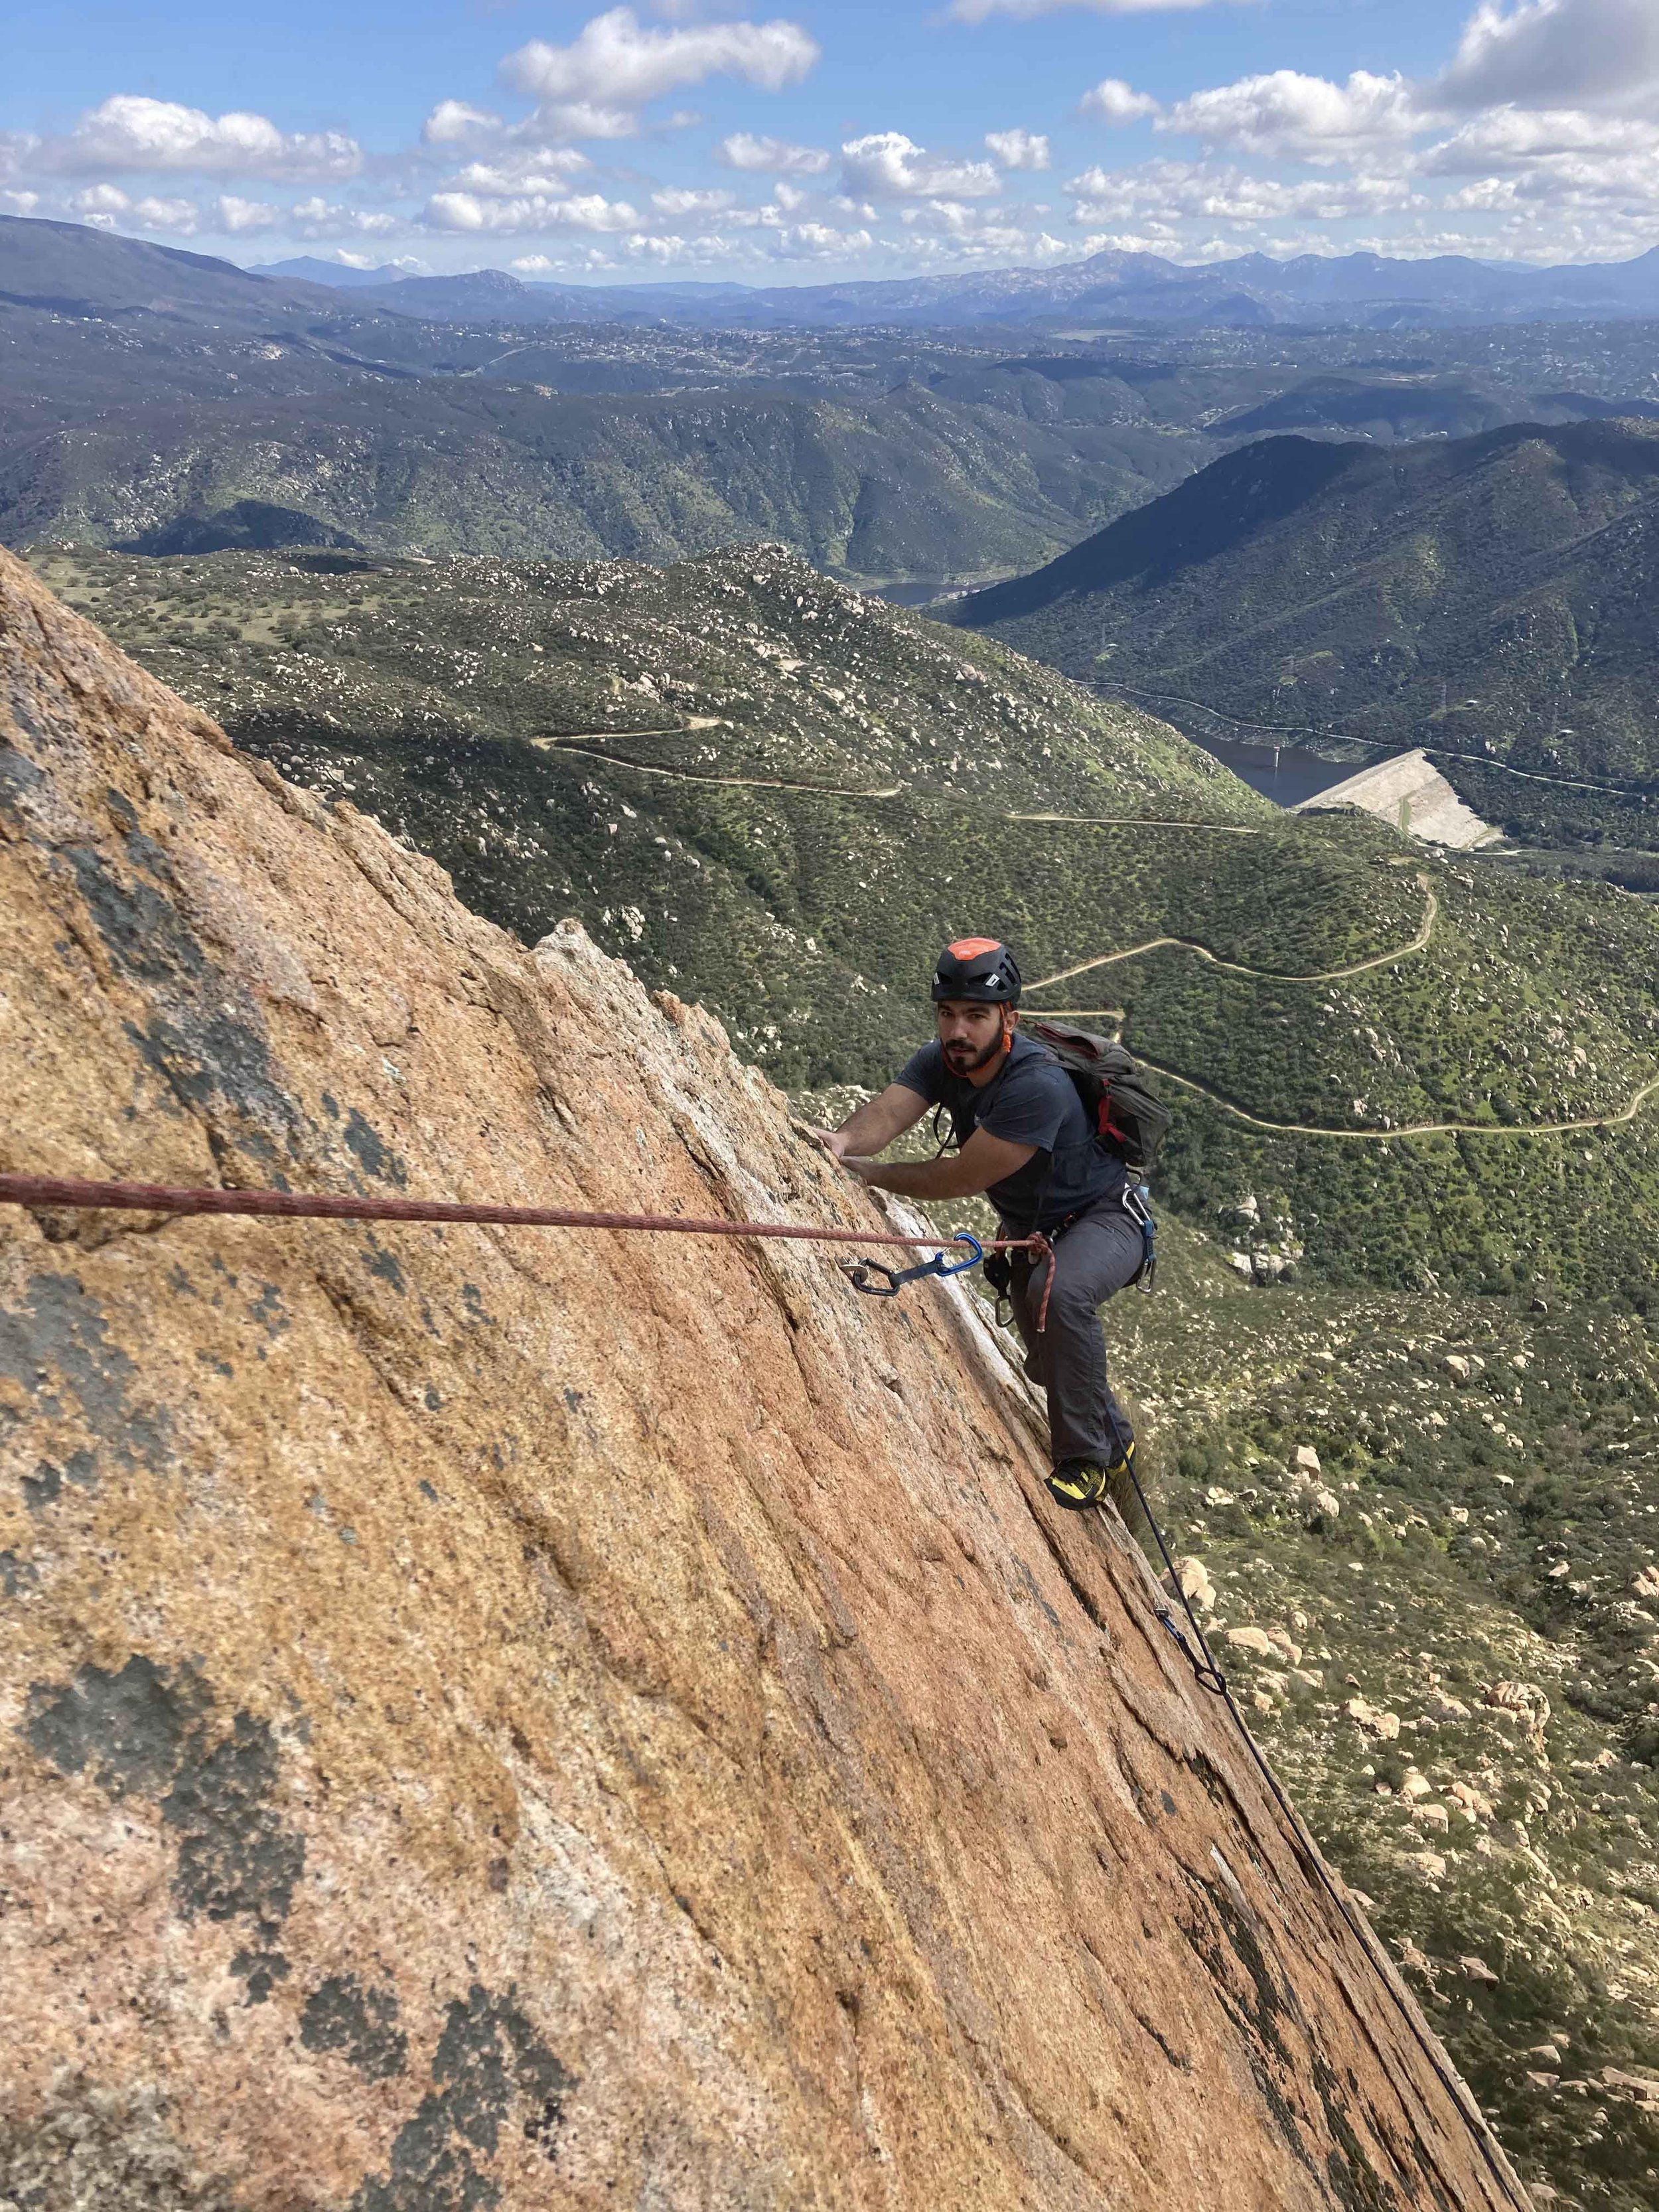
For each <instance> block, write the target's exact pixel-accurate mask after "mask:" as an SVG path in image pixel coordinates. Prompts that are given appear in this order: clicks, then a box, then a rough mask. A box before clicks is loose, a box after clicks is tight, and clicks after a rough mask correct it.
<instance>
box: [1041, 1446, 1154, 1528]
mask: <svg viewBox="0 0 1659 2212" xmlns="http://www.w3.org/2000/svg"><path fill="white" fill-rule="evenodd" d="M1134 1455H1135V1448H1134V1444H1133V1442H1131V1443H1130V1445H1129V1448H1128V1449H1127V1451H1126V1452H1125V1453H1124V1455H1123V1456H1122V1458H1121V1459H1115V1460H1114V1461H1112V1462H1111V1464H1110V1465H1109V1466H1104V1467H1103V1466H1102V1464H1101V1462H1099V1461H1098V1460H1070V1461H1068V1462H1066V1465H1065V1466H1064V1467H1057V1468H1055V1469H1054V1473H1053V1474H1051V1475H1049V1476H1048V1495H1049V1497H1050V1498H1053V1499H1054V1503H1055V1504H1056V1505H1063V1506H1064V1507H1065V1509H1066V1511H1067V1512H1068V1513H1084V1512H1086V1511H1087V1510H1088V1509H1089V1507H1090V1506H1091V1505H1103V1504H1105V1502H1106V1500H1107V1498H1112V1499H1113V1500H1114V1501H1116V1500H1118V1499H1119V1498H1121V1497H1122V1496H1123V1495H1124V1494H1125V1493H1127V1490H1128V1474H1129V1468H1130V1464H1131V1462H1133V1458H1134Z"/></svg>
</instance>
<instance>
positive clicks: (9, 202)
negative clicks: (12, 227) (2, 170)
mask: <svg viewBox="0 0 1659 2212" xmlns="http://www.w3.org/2000/svg"><path fill="white" fill-rule="evenodd" d="M39 206H40V193H39V192H0V209H3V210H5V212H6V213H7V214H8V215H33V213H34V210H36V208H38V207H39Z"/></svg>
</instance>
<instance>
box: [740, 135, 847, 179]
mask: <svg viewBox="0 0 1659 2212" xmlns="http://www.w3.org/2000/svg"><path fill="white" fill-rule="evenodd" d="M714 154H715V157H716V159H717V160H719V161H723V162H724V163H725V165H726V167H727V168H728V169H745V170H759V171H766V172H769V173H771V174H773V175H775V176H781V177H821V176H823V173H824V172H825V171H826V170H827V169H828V168H829V155H828V154H827V153H826V152H825V151H824V149H823V147H822V146H795V145H792V144H791V143H790V142H789V141H788V139H787V138H767V137H755V136H754V135H753V134H752V133H751V132H750V131H733V132H732V135H731V137H729V138H722V139H721V140H720V144H719V145H718V146H717V147H716V148H715V149H714Z"/></svg>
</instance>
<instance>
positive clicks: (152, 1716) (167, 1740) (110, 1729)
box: [23, 1652, 210, 1797]
mask: <svg viewBox="0 0 1659 2212" xmlns="http://www.w3.org/2000/svg"><path fill="white" fill-rule="evenodd" d="M209 1702H210V1699H209V1696H208V1692H207V1689H206V1686H205V1685H204V1683H203V1682H202V1680H200V1678H199V1676H197V1675H196V1674H194V1673H193V1672H191V1670H190V1669H188V1668H185V1669H182V1670H180V1672H179V1674H178V1675H177V1676H176V1677H175V1678H173V1680H169V1679H168V1677H167V1675H165V1674H162V1672H161V1668H159V1667H157V1666H156V1664H155V1662H154V1660H151V1659H147V1658H146V1657H144V1656H143V1653H142V1652H135V1653H134V1654H133V1656H132V1657H131V1659H129V1660H128V1661H127V1663H126V1665H125V1667H123V1668H121V1669H120V1670H119V1672H118V1673H115V1674H111V1673H108V1672H106V1669H105V1668H101V1667H82V1668H81V1670H80V1672H79V1673H78V1674H76V1677H75V1679H74V1680H73V1681H72V1682H68V1683H64V1684H62V1685H53V1684H49V1683H44V1682H40V1683H36V1684H35V1686H34V1687H33V1689H32V1690H31V1692H30V1693H29V1702H28V1711H27V1717H26V1719H25V1721H24V1724H23V1733H24V1734H25V1735H27V1738H28V1741H29V1742H30V1743H31V1744H32V1745H33V1747H34V1749H35V1750H36V1751H37V1752H38V1753H40V1756H41V1758H42V1759H46V1760H48V1761H50V1763H51V1764H52V1765H53V1766H55V1767H56V1768H57V1769H58V1772H59V1773H60V1774H82V1773H88V1772H89V1773H90V1774H91V1776H92V1778H93V1779H94V1781H95V1782H97V1783H98V1784H99V1785H100V1788H102V1789H105V1790H108V1791H109V1792H110V1794H111V1796H125V1795H126V1793H127V1792H128V1791H129V1790H132V1791H136V1792H137V1794H138V1795H139V1796H149V1797H155V1796H160V1795H161V1791H162V1790H164V1789H165V1788H166V1787H167V1784H168V1783H169V1782H170V1781H171V1780H172V1778H173V1775H174V1774H175V1773H176V1772H177V1771H178V1767H179V1761H180V1759H181V1758H182V1757H183V1755H184V1747H185V1742H186V1741H187V1740H188V1739H189V1737H190V1736H191V1733H192V1731H193V1730H195V1729H197V1728H198V1727H199V1726H200V1724H201V1720H202V1717H203V1715H204V1712H205V1711H206V1709H207V1706H208V1705H209Z"/></svg>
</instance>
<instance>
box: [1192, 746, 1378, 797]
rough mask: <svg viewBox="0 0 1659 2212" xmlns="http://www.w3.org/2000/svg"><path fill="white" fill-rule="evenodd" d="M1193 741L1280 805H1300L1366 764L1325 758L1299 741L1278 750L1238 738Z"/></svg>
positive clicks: (1255, 789) (1344, 780) (1252, 787)
mask: <svg viewBox="0 0 1659 2212" xmlns="http://www.w3.org/2000/svg"><path fill="white" fill-rule="evenodd" d="M1193 742H1194V744H1197V745H1199V746H1201V747H1202V749H1203V750H1204V751H1206V753H1210V754H1212V756H1213V757H1215V758H1216V759H1217V760H1218V761H1225V763H1226V764H1227V766H1228V767H1229V768H1230V769H1231V770H1232V772H1233V774H1234V775H1236V776H1239V777H1241V778H1242V779H1243V781H1244V782H1246V783H1248V784H1249V787H1250V788H1251V790H1252V791H1259V792H1260V793H1261V795H1262V797H1263V798H1264V799H1272V800H1273V804H1274V805H1276V806H1300V805H1301V804H1302V802H1303V800H1304V799H1316V798H1317V797H1318V795H1319V793H1321V792H1322V791H1329V790H1330V789H1331V787H1332V786H1333V785H1334V784H1339V783H1346V781H1347V780H1348V778H1349V777H1350V776H1351V775H1354V774H1356V773H1357V772H1358V769H1360V768H1361V767H1362V766H1363V765H1364V763H1363V762H1361V761H1330V760H1322V758H1321V757H1320V756H1319V755H1318V754H1317V753H1310V752H1304V751H1302V750H1299V748H1297V746H1295V745H1281V746H1280V747H1279V749H1278V751H1277V754H1275V752H1274V749H1273V746H1272V745H1262V744H1243V743H1242V742H1241V741H1240V740H1238V739H1237V738H1194V740H1193Z"/></svg>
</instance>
